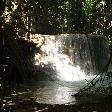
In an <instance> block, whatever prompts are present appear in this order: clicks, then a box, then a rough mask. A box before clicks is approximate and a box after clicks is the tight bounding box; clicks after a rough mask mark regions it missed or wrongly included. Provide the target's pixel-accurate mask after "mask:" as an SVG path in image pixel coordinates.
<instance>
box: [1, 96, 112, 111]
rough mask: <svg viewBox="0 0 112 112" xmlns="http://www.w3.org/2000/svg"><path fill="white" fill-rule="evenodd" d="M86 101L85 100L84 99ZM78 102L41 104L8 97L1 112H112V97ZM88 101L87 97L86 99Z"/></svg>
mask: <svg viewBox="0 0 112 112" xmlns="http://www.w3.org/2000/svg"><path fill="white" fill-rule="evenodd" d="M84 99H85V98H84ZM84 99H83V100H82V101H78V102H77V103H76V104H69V103H68V104H60V105H59V104H40V103H37V102H35V100H34V98H29V99H23V98H19V97H13V98H12V97H6V98H5V99H4V101H3V106H2V107H1V108H0V112H112V102H111V100H112V96H108V97H106V98H104V97H100V99H99V98H98V99H99V100H98V99H97V100H95V97H91V99H89V100H88V101H85V100H84ZM86 99H87V97H86Z"/></svg>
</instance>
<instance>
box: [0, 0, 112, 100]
mask: <svg viewBox="0 0 112 112" xmlns="http://www.w3.org/2000/svg"><path fill="white" fill-rule="evenodd" d="M30 33H37V34H49V35H50V34H62V33H68V34H75V33H80V34H93V35H104V36H106V37H108V42H109V45H110V52H111V49H112V0H0V91H1V93H0V95H1V101H2V99H3V98H4V95H6V90H7V88H10V89H12V88H11V87H12V86H13V85H15V84H19V83H23V82H25V81H28V80H29V79H31V78H32V72H33V64H32V60H31V58H32V56H33V50H34V49H35V44H34V43H31V42H27V41H25V40H23V39H20V38H19V37H24V36H25V35H26V34H27V36H26V38H27V39H29V34H30ZM110 61H111V60H110Z"/></svg>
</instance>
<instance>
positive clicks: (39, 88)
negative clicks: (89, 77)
mask: <svg viewBox="0 0 112 112" xmlns="http://www.w3.org/2000/svg"><path fill="white" fill-rule="evenodd" d="M84 85H85V82H84V81H81V82H62V81H39V82H38V83H33V84H26V86H25V85H23V86H22V87H21V88H20V89H21V90H20V91H18V93H17V94H18V97H19V98H21V100H24V99H30V98H33V99H34V101H35V102H38V103H42V104H66V105H70V104H75V103H77V101H76V99H75V97H72V95H73V94H75V93H77V91H78V90H79V89H80V88H81V87H83V86H84ZM17 90H19V89H17ZM25 90H26V92H25ZM27 90H28V91H29V92H28V91H27ZM12 95H15V93H14V94H12ZM16 98H17V97H16Z"/></svg>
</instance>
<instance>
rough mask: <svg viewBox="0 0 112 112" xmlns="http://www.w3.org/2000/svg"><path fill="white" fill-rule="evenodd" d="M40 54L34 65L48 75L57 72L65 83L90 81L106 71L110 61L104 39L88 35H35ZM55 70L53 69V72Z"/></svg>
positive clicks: (36, 53)
mask: <svg viewBox="0 0 112 112" xmlns="http://www.w3.org/2000/svg"><path fill="white" fill-rule="evenodd" d="M30 39H31V40H32V41H33V42H34V43H36V47H37V51H36V52H35V56H34V64H35V65H36V66H41V67H42V68H45V67H46V66H49V68H47V69H44V70H45V71H46V72H47V73H48V74H49V72H51V77H52V76H53V72H52V70H53V71H55V73H56V77H57V78H58V79H59V80H63V81H78V80H84V79H87V78H89V76H91V75H92V74H96V73H98V72H99V71H101V70H102V69H103V67H104V66H105V65H106V63H107V61H108V59H109V55H108V54H109V47H108V43H107V40H106V38H105V37H104V36H98V35H85V34H61V35H38V34H35V35H33V36H32V35H31V36H30ZM51 68H52V69H51Z"/></svg>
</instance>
